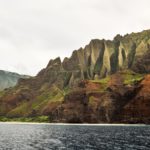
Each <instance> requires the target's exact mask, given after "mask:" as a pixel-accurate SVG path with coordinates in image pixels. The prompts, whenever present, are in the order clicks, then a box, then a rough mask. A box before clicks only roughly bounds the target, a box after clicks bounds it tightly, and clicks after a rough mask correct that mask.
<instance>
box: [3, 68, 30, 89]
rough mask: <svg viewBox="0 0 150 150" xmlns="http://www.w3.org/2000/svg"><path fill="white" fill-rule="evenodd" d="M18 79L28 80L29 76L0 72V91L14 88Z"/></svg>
mask: <svg viewBox="0 0 150 150" xmlns="http://www.w3.org/2000/svg"><path fill="white" fill-rule="evenodd" d="M20 78H29V76H26V75H20V74H17V73H13V72H8V71H4V70H0V90H4V89H5V88H10V87H13V86H15V85H16V84H17V82H18V80H19V79H20Z"/></svg>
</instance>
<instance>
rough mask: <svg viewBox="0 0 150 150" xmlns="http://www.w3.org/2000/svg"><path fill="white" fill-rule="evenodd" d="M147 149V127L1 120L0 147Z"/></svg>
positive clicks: (32, 149)
mask: <svg viewBox="0 0 150 150" xmlns="http://www.w3.org/2000/svg"><path fill="white" fill-rule="evenodd" d="M50 149H51V150H103V149H104V150H105V149H106V150H112V149H116V150H122V149H123V150H150V126H106V125H103V126H83V125H82V126H80V125H78V126H76V125H75V126H73V125H71V126H69V125H48V124H3V123H0V150H50Z"/></svg>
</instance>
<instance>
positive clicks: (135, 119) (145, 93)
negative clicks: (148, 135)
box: [120, 75, 150, 123]
mask: <svg viewBox="0 0 150 150" xmlns="http://www.w3.org/2000/svg"><path fill="white" fill-rule="evenodd" d="M139 86H140V87H141V88H140V90H139V92H138V93H137V94H136V96H135V97H134V98H133V99H131V100H130V101H129V102H128V103H127V104H126V105H125V106H124V107H123V109H122V112H121V114H120V119H122V120H123V121H124V122H126V123H127V122H129V123H150V75H147V76H146V77H145V78H144V80H143V81H142V82H141V83H140V85H139Z"/></svg>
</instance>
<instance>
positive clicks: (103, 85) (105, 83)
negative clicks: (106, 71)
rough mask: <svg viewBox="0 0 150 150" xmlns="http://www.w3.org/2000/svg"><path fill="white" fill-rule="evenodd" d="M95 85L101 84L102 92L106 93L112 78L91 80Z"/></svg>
mask: <svg viewBox="0 0 150 150" xmlns="http://www.w3.org/2000/svg"><path fill="white" fill-rule="evenodd" d="M90 81H91V82H93V83H99V84H100V91H105V90H106V89H107V87H108V83H109V81H110V76H108V77H106V78H103V79H99V80H90Z"/></svg>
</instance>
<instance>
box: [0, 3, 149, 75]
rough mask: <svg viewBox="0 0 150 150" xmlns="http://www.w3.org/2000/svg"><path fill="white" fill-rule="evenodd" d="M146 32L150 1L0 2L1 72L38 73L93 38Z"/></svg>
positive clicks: (109, 37) (111, 37)
mask: <svg viewBox="0 0 150 150" xmlns="http://www.w3.org/2000/svg"><path fill="white" fill-rule="evenodd" d="M146 29H150V0H0V70H7V71H13V72H18V73H20V74H28V75H36V74H37V73H38V72H39V71H40V70H41V69H42V68H44V67H46V65H47V63H48V62H49V60H50V59H54V58H56V57H58V56H60V57H61V59H62V60H63V58H64V57H66V56H67V57H70V56H71V53H72V51H73V50H76V49H79V48H80V47H84V46H85V45H87V44H88V43H89V42H90V40H91V39H103V38H105V39H113V37H114V36H115V35H116V34H121V35H124V34H126V33H131V32H139V31H142V30H146Z"/></svg>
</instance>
